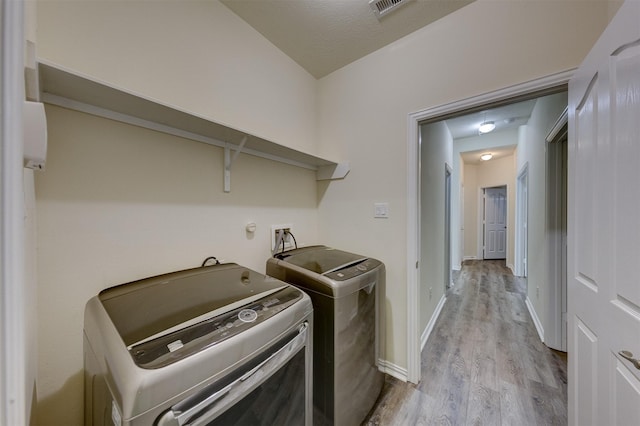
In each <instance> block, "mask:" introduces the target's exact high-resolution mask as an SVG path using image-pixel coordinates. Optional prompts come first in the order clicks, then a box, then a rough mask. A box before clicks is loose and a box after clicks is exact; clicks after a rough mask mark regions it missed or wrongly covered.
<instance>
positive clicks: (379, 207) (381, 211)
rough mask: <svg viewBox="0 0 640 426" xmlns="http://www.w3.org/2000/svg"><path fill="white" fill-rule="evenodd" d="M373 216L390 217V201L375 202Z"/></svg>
mask: <svg viewBox="0 0 640 426" xmlns="http://www.w3.org/2000/svg"><path fill="white" fill-rule="evenodd" d="M373 217H375V218H385V219H386V218H388V217H389V203H374V204H373Z"/></svg>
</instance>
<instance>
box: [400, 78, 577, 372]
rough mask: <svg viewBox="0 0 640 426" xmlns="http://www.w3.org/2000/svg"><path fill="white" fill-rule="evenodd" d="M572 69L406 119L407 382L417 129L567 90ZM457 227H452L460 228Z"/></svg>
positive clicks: (415, 347)
mask: <svg viewBox="0 0 640 426" xmlns="http://www.w3.org/2000/svg"><path fill="white" fill-rule="evenodd" d="M574 71H575V70H574V69H571V70H567V71H562V72H559V73H555V74H551V75H548V76H545V77H542V78H538V79H535V80H531V81H527V82H524V83H521V84H516V85H513V86H508V87H505V88H503V89H499V90H496V91H493V92H488V93H485V94H482V95H479V96H474V97H470V98H467V99H462V100H459V101H455V102H451V103H448V104H444V105H440V106H436V107H431V108H427V109H423V110H420V111H416V112H413V113H410V114H409V115H408V117H407V257H406V259H407V264H406V267H407V380H408V381H410V382H412V383H418V382H419V381H420V349H421V348H420V337H421V330H420V326H419V324H420V320H419V318H420V298H419V282H420V281H419V277H420V263H419V261H420V223H419V222H420V186H419V183H420V182H419V180H420V143H419V141H420V125H421V124H422V123H424V122H429V121H439V120H442V119H444V118H445V117H447V116H451V115H454V114H460V113H465V112H472V111H477V110H481V109H483V108H486V107H487V106H495V105H498V104H503V105H504V104H508V103H512V102H516V101H517V100H519V99H525V98H533V97H539V96H543V95H544V94H550V93H555V92H556V91H558V90H566V87H567V84H568V82H569V79H570V78H571V76H572V75H573V73H574ZM459 225H460V224H452V226H459Z"/></svg>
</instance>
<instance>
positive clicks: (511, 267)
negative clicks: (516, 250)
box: [507, 264, 516, 276]
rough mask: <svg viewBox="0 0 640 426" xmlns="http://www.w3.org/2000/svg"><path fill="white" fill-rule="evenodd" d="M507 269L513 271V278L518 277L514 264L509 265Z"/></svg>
mask: <svg viewBox="0 0 640 426" xmlns="http://www.w3.org/2000/svg"><path fill="white" fill-rule="evenodd" d="M507 268H509V270H511V274H513V276H516V273H515V267H514V266H513V265H512V264H508V265H507Z"/></svg>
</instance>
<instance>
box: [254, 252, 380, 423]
mask: <svg viewBox="0 0 640 426" xmlns="http://www.w3.org/2000/svg"><path fill="white" fill-rule="evenodd" d="M267 275H270V276H272V277H275V278H278V279H280V280H282V281H286V282H288V283H290V284H292V285H294V286H296V287H298V288H301V289H303V290H304V291H305V292H307V294H309V296H311V300H312V302H313V308H314V336H313V399H314V415H313V421H314V425H316V426H323V425H338V426H351V425H358V424H360V423H361V422H362V420H363V419H364V418H365V417H366V415H367V413H368V412H369V411H370V410H371V408H372V407H373V405H374V404H375V402H376V399H377V398H378V396H379V394H380V391H381V390H382V385H383V383H384V375H383V374H382V373H381V372H380V371H379V369H378V360H379V358H380V356H381V354H380V350H381V348H383V347H384V346H383V342H382V338H381V336H383V335H384V333H383V330H381V326H382V324H383V321H382V318H381V315H380V311H381V309H380V305H381V300H382V297H384V293H383V291H384V287H385V267H384V264H383V263H382V262H380V261H378V260H375V259H371V258H368V257H366V256H361V255H358V254H353V253H348V252H345V251H342V250H335V249H333V248H330V247H326V246H311V247H305V248H300V249H294V250H288V251H285V252H282V253H279V254H276V255H275V256H274V257H273V258H271V259H269V260H268V261H267Z"/></svg>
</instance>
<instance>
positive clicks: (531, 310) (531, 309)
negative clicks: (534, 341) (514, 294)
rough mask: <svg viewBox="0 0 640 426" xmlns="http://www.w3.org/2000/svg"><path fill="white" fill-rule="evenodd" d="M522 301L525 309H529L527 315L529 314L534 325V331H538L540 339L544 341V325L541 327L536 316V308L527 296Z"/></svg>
mask: <svg viewBox="0 0 640 426" xmlns="http://www.w3.org/2000/svg"><path fill="white" fill-rule="evenodd" d="M524 303H525V304H526V305H527V310H528V311H529V315H531V319H532V320H533V324H534V325H535V326H536V331H537V332H538V336H539V337H540V340H541V341H542V342H544V327H542V323H541V322H540V318H538V314H537V313H536V309H535V308H534V307H533V303H531V299H529V297H527V298H526V300H525V301H524Z"/></svg>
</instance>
